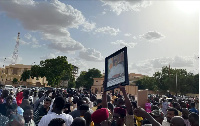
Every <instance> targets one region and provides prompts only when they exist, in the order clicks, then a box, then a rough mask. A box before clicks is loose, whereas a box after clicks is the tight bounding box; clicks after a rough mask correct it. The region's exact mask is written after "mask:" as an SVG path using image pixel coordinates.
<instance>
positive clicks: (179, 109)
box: [173, 102, 182, 116]
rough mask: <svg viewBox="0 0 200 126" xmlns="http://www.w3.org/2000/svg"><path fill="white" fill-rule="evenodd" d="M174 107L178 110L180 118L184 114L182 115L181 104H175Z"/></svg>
mask: <svg viewBox="0 0 200 126" xmlns="http://www.w3.org/2000/svg"><path fill="white" fill-rule="evenodd" d="M173 107H174V108H175V109H177V111H178V116H181V115H182V113H181V111H182V110H181V107H180V104H179V103H178V102H174V103H173Z"/></svg>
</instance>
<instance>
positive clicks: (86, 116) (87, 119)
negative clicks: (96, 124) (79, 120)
mask: <svg viewBox="0 0 200 126" xmlns="http://www.w3.org/2000/svg"><path fill="white" fill-rule="evenodd" d="M91 116H92V114H91V113H90V112H89V111H87V112H86V113H85V114H84V119H85V121H86V126H90V124H91V122H92V118H91Z"/></svg>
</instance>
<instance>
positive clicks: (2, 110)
mask: <svg viewBox="0 0 200 126" xmlns="http://www.w3.org/2000/svg"><path fill="white" fill-rule="evenodd" d="M12 101H13V97H12V96H7V97H6V103H3V104H0V113H1V114H2V115H4V116H6V112H7V109H8V107H9V106H10V105H12V104H13V102H12Z"/></svg>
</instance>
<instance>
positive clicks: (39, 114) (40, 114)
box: [34, 97, 51, 125]
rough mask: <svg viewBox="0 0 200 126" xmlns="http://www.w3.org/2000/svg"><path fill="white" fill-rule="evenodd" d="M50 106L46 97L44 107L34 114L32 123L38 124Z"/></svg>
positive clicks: (49, 101) (49, 100)
mask: <svg viewBox="0 0 200 126" xmlns="http://www.w3.org/2000/svg"><path fill="white" fill-rule="evenodd" d="M50 105H51V98H49V97H47V98H45V100H44V105H42V106H41V107H40V108H38V109H37V110H36V111H35V112H34V121H35V124H36V125H37V124H38V123H39V122H40V120H41V118H42V117H43V116H44V115H46V114H47V113H48V111H49V107H50Z"/></svg>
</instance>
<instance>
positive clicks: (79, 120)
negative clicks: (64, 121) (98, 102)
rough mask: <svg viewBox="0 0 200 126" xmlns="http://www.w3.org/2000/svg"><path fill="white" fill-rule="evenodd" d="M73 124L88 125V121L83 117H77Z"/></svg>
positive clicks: (77, 125) (75, 125)
mask: <svg viewBox="0 0 200 126" xmlns="http://www.w3.org/2000/svg"><path fill="white" fill-rule="evenodd" d="M71 126H86V121H85V119H84V118H82V117H77V118H75V119H74V120H73V122H72V124H71Z"/></svg>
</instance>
